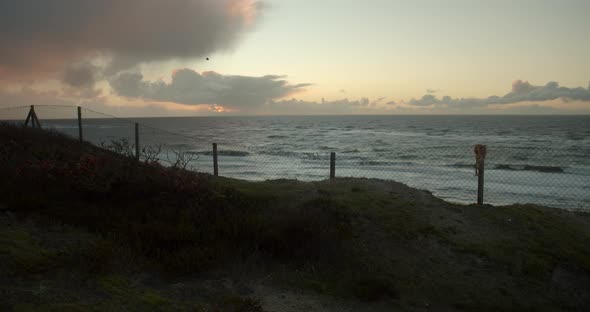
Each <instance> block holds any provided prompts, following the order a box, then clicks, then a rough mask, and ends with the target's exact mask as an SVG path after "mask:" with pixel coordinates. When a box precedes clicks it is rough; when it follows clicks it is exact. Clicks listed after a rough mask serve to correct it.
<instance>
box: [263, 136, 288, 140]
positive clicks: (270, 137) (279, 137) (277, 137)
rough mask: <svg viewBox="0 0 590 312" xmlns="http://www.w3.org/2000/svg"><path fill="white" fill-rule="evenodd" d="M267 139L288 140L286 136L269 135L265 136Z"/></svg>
mask: <svg viewBox="0 0 590 312" xmlns="http://www.w3.org/2000/svg"><path fill="white" fill-rule="evenodd" d="M267 138H269V139H286V138H288V136H286V135H269V136H267Z"/></svg>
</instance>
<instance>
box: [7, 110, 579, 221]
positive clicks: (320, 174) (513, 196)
mask: <svg viewBox="0 0 590 312" xmlns="http://www.w3.org/2000/svg"><path fill="white" fill-rule="evenodd" d="M30 109H31V108H30V107H28V106H27V107H11V108H3V109H0V120H5V121H7V122H13V123H22V122H23V121H24V119H25V118H26V116H27V114H28V113H29V111H30ZM34 110H35V112H36V115H37V116H38V117H39V120H40V124H41V126H42V128H46V129H53V130H56V131H59V132H61V133H64V134H66V135H69V136H71V137H74V138H79V136H80V128H79V122H81V124H82V136H83V140H84V141H87V142H90V143H92V144H94V145H96V146H99V147H103V148H106V149H110V150H113V151H116V152H119V153H121V154H125V155H128V156H131V157H137V158H139V160H140V161H147V162H150V161H156V162H158V163H160V164H162V165H164V166H175V167H180V168H184V169H187V170H192V171H197V172H202V173H209V174H214V173H215V168H214V158H216V159H217V170H218V174H219V175H220V176H224V177H231V178H238V179H244V180H251V181H262V180H274V179H297V180H302V181H318V180H325V179H328V178H330V166H331V159H330V155H331V153H335V158H336V159H335V176H336V177H357V178H377V179H382V180H393V181H397V182H401V183H404V184H407V185H409V186H411V187H415V188H419V189H425V190H428V191H430V192H432V193H433V194H434V195H436V196H438V197H440V198H443V199H445V200H448V201H451V202H456V203H473V202H475V201H476V194H477V191H478V178H477V177H476V176H475V166H474V164H475V157H474V151H473V146H472V145H467V144H463V145H460V144H459V145H449V144H446V143H444V142H441V143H440V144H438V145H437V144H431V145H429V146H427V147H413V148H405V149H403V152H402V151H401V149H398V148H397V147H396V145H395V142H394V143H389V144H387V143H386V142H382V144H377V145H375V146H372V147H371V148H370V149H367V150H358V149H347V148H342V147H341V148H335V147H330V146H318V147H317V148H310V147H309V146H307V147H305V146H299V147H297V146H295V147H294V145H293V144H292V142H289V138H288V136H283V137H281V136H280V135H276V140H275V141H273V142H272V143H268V142H265V143H258V144H256V143H255V142H241V141H239V140H238V139H235V138H232V137H228V136H226V135H225V133H224V130H218V131H217V132H211V131H208V132H207V131H204V130H203V128H202V127H201V126H200V125H199V122H198V120H196V121H195V122H194V123H186V120H185V119H182V118H179V119H173V120H167V122H169V123H170V122H172V123H175V122H177V124H178V125H177V127H176V128H175V131H168V130H164V129H161V127H158V126H157V124H158V119H157V118H129V119H125V118H117V117H115V116H111V115H108V114H103V113H100V112H96V111H93V110H91V109H85V108H81V109H80V113H81V120H79V119H78V113H77V111H78V109H77V108H76V107H70V106H35V107H34ZM219 122H223V120H219ZM224 138H225V140H224ZM335 141H337V140H335ZM136 143H138V144H137V145H136ZM213 143H216V146H217V149H216V152H215V151H214V148H213ZM338 143H339V145H340V146H345V147H346V143H345V140H344V141H343V142H338ZM481 143H482V144H485V142H481ZM416 146H419V145H416ZM136 147H138V148H136ZM587 156H588V155H587V153H585V152H584V150H563V149H551V148H531V147H530V146H500V145H498V146H495V145H488V146H487V156H486V158H485V176H484V179H485V183H484V185H483V190H484V202H485V203H488V204H494V205H507V204H514V203H532V204H538V205H544V206H551V207H558V208H565V209H583V210H586V209H590V163H589V162H588V161H587V160H585V159H586V158H587ZM480 187H481V186H480Z"/></svg>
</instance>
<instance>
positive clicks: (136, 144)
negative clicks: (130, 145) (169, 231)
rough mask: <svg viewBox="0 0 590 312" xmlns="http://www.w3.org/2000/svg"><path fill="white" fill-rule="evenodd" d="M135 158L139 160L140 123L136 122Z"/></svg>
mask: <svg viewBox="0 0 590 312" xmlns="http://www.w3.org/2000/svg"><path fill="white" fill-rule="evenodd" d="M135 159H136V160H139V124H138V123H137V122H136V123H135Z"/></svg>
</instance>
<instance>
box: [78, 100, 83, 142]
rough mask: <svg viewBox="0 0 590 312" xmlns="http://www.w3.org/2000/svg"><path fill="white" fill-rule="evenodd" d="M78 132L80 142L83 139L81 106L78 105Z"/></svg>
mask: <svg viewBox="0 0 590 312" xmlns="http://www.w3.org/2000/svg"><path fill="white" fill-rule="evenodd" d="M78 134H79V136H80V143H82V142H83V141H84V139H83V137H82V108H81V107H80V106H78Z"/></svg>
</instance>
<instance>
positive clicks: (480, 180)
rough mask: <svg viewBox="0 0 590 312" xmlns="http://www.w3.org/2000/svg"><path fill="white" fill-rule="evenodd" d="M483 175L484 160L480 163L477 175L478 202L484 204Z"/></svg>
mask: <svg viewBox="0 0 590 312" xmlns="http://www.w3.org/2000/svg"><path fill="white" fill-rule="evenodd" d="M483 175H484V160H482V161H481V162H480V163H479V172H478V175H477V204H478V205H483Z"/></svg>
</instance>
